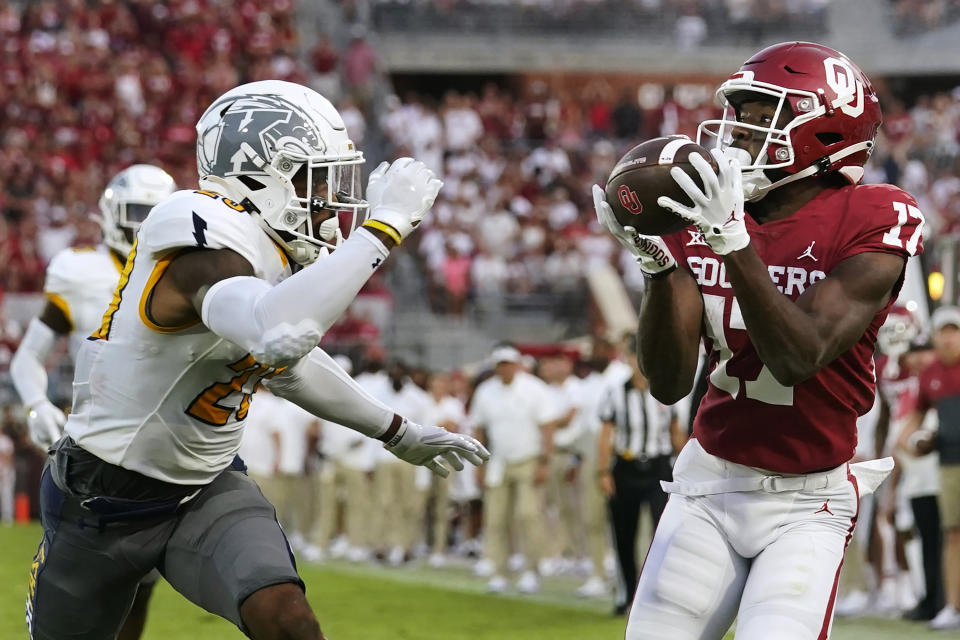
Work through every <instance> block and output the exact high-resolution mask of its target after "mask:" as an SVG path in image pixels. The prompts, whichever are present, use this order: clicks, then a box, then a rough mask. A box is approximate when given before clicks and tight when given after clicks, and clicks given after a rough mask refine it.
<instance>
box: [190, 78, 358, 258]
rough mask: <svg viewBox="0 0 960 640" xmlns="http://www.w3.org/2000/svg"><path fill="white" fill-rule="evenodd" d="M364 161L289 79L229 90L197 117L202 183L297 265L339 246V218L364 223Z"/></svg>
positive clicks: (321, 103)
mask: <svg viewBox="0 0 960 640" xmlns="http://www.w3.org/2000/svg"><path fill="white" fill-rule="evenodd" d="M363 162H364V159H363V154H362V153H361V152H359V151H358V150H357V149H356V148H355V147H354V144H353V142H352V141H351V140H350V138H349V136H348V135H347V130H346V127H345V126H344V124H343V119H342V118H341V117H340V114H339V113H338V112H337V110H336V109H335V108H334V106H333V105H332V104H330V101H328V100H327V99H326V98H324V97H323V96H321V95H320V94H319V93H317V92H316V91H313V90H312V89H309V88H307V87H304V86H301V85H299V84H295V83H292V82H283V81H280V80H262V81H260V82H251V83H249V84H244V85H241V86H239V87H236V88H234V89H231V90H230V91H228V92H227V93H225V94H223V95H222V96H220V97H219V98H217V99H216V100H214V102H213V104H211V105H210V107H209V108H208V109H207V110H206V111H205V112H204V114H203V115H202V116H201V117H200V121H199V122H197V169H198V171H199V173H200V185H201V187H203V188H205V189H211V190H214V191H218V192H221V193H223V194H224V195H226V196H228V197H230V198H231V199H233V200H235V201H236V202H238V203H240V204H241V205H243V207H244V208H245V209H246V210H247V211H249V212H250V213H251V215H254V216H257V217H258V219H259V221H260V223H261V226H263V228H264V230H265V231H266V232H267V233H268V234H269V235H270V236H271V237H272V238H273V239H274V240H275V241H276V242H277V243H278V244H280V245H281V246H282V247H283V248H284V249H285V250H286V251H287V252H288V253H289V254H290V256H291V257H292V258H293V260H294V261H295V262H297V263H299V264H309V263H311V262H313V261H314V260H316V259H317V257H318V256H319V255H320V251H321V249H322V248H324V247H326V248H328V249H333V248H335V247H336V246H337V244H338V243H339V242H340V240H341V239H342V237H343V236H342V233H341V215H343V216H344V220H343V221H342V222H343V223H344V225H345V226H346V227H347V228H348V232H349V230H353V229H354V228H356V226H357V225H358V224H359V223H360V222H361V221H362V217H363V214H364V212H365V210H366V209H367V203H366V202H365V201H364V200H362V190H361V186H360V178H361V175H360V171H361V165H362V164H363ZM323 215H326V217H322V216H323Z"/></svg>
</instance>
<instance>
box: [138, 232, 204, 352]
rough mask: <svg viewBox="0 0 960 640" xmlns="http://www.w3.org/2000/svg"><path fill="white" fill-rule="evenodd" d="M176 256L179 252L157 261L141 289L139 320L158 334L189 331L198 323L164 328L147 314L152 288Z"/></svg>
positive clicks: (195, 321) (194, 321) (198, 321)
mask: <svg viewBox="0 0 960 640" xmlns="http://www.w3.org/2000/svg"><path fill="white" fill-rule="evenodd" d="M178 255H180V252H179V251H174V252H173V253H171V254H169V255H167V256H164V257H163V258H161V259H160V260H158V261H157V264H156V265H154V267H153V271H152V272H151V273H150V277H149V278H148V279H147V285H146V286H145V287H144V288H143V293H142V294H141V295H140V320H141V321H142V322H143V324H145V325H146V326H147V327H149V328H150V329H153V330H154V331H158V332H160V333H174V332H176V331H183V330H184V329H189V328H190V327H192V326H194V325H196V324H199V323H200V319H199V318H198V319H196V320H191V321H190V322H187V323H185V324H181V325H178V326H176V327H164V326H161V325H159V324H157V323H156V322H154V321H153V320H152V319H150V314H148V313H147V304H149V303H150V296H151V294H153V289H154V287H156V286H157V283H158V282H160V278H162V277H163V274H164V273H166V271H167V268H168V267H169V266H170V263H171V262H173V259H174V258H176V257H177V256H178Z"/></svg>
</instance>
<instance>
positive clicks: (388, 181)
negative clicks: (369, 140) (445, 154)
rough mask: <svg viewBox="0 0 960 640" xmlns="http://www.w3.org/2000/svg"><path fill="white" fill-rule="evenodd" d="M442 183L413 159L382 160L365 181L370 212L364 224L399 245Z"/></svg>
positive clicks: (420, 216)
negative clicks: (381, 232) (388, 163)
mask: <svg viewBox="0 0 960 640" xmlns="http://www.w3.org/2000/svg"><path fill="white" fill-rule="evenodd" d="M442 186H443V182H441V181H440V180H438V179H437V177H436V176H435V175H434V174H433V171H431V170H430V169H428V168H427V166H426V165H425V164H423V163H422V162H419V161H417V160H414V159H413V158H400V159H398V160H394V162H393V164H391V165H387V163H386V162H381V163H380V166H378V167H377V168H376V169H374V170H373V173H371V174H370V179H369V180H368V181H367V192H366V196H367V203H368V204H369V205H370V213H369V215H368V216H367V220H366V222H365V223H364V225H365V226H368V227H371V228H374V229H379V230H380V231H383V232H384V233H386V234H387V235H389V236H390V237H391V238H393V240H394V242H396V243H397V244H400V242H401V241H402V240H403V239H404V238H406V237H407V236H408V235H410V234H411V233H413V230H414V229H416V228H417V225H419V224H420V221H421V220H423V216H424V214H426V213H427V211H429V210H430V207H432V206H433V201H434V200H436V198H437V194H438V193H440V187H442ZM382 225H386V227H387V228H386V229H384V228H383V226H382Z"/></svg>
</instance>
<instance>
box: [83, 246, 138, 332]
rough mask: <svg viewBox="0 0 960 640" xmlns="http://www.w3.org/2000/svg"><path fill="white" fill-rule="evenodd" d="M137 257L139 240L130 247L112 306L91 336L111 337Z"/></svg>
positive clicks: (111, 302)
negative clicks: (111, 326)
mask: <svg viewBox="0 0 960 640" xmlns="http://www.w3.org/2000/svg"><path fill="white" fill-rule="evenodd" d="M136 257H137V241H136V240H134V241H133V246H132V247H130V255H129V256H127V264H126V265H124V267H123V271H121V272H120V280H119V281H118V282H117V288H116V290H115V291H114V293H113V300H111V301H110V306H108V307H107V311H106V312H105V313H104V314H103V320H102V321H101V322H100V328H99V329H97V330H96V331H94V332H93V334H92V335H91V336H90V337H91V338H94V339H96V340H107V339H108V338H109V337H110V325H111V324H113V315H114V314H115V313H116V312H117V309H119V308H120V301H121V300H122V299H123V290H124V289H126V288H127V282H129V281H130V272H131V271H133V261H134V259H136Z"/></svg>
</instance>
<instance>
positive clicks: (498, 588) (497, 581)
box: [487, 576, 508, 593]
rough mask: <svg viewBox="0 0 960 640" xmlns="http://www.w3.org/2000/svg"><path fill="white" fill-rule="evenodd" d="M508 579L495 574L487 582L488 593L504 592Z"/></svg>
mask: <svg viewBox="0 0 960 640" xmlns="http://www.w3.org/2000/svg"><path fill="white" fill-rule="evenodd" d="M507 586H508V584H507V579H506V578H504V577H503V576H493V577H492V578H490V581H489V582H487V592H488V593H504V592H505V591H506V590H507Z"/></svg>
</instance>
